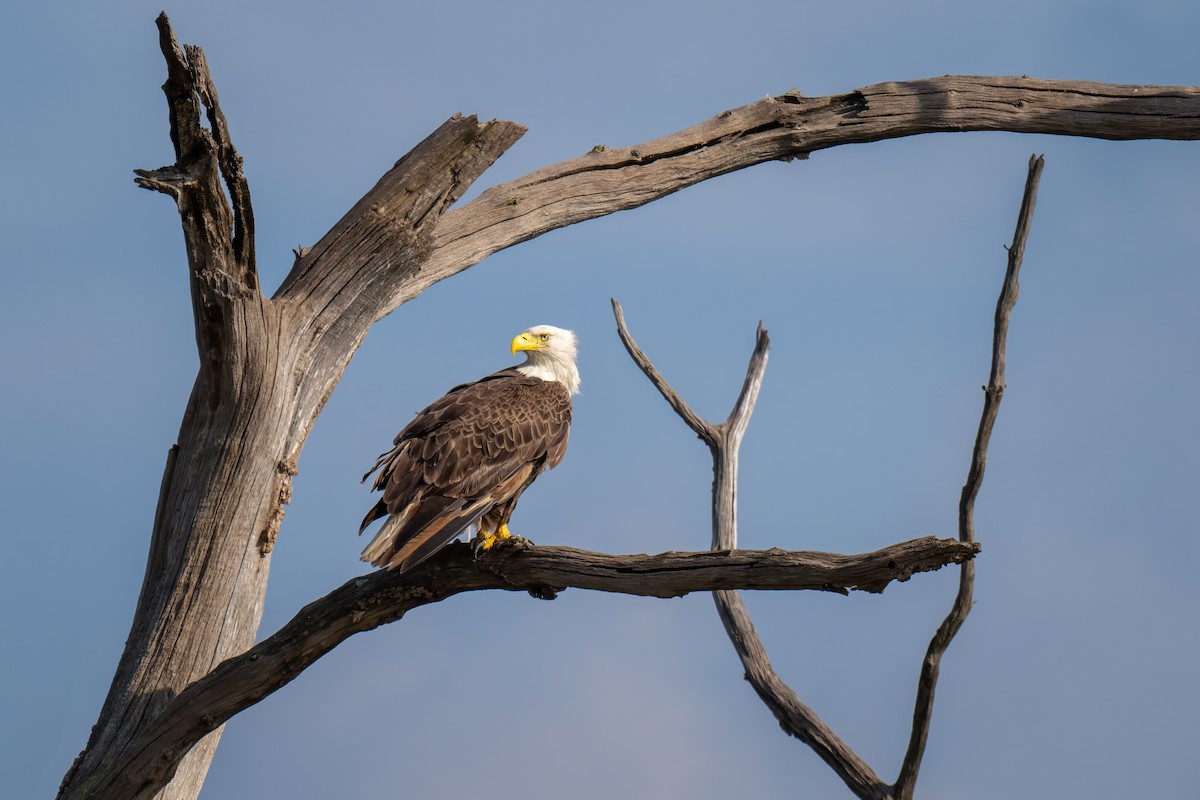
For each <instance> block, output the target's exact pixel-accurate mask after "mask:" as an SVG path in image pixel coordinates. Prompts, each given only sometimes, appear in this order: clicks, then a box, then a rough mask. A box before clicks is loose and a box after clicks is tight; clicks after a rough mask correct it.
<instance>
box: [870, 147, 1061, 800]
mask: <svg viewBox="0 0 1200 800" xmlns="http://www.w3.org/2000/svg"><path fill="white" fill-rule="evenodd" d="M1044 166H1045V161H1044V160H1043V159H1042V157H1041V156H1030V158H1029V173H1028V175H1027V176H1026V178H1025V193H1024V195H1023V196H1022V197H1021V210H1020V211H1019V212H1018V213H1017V227H1016V230H1015V231H1014V232H1013V241H1012V245H1011V246H1010V247H1009V248H1008V267H1007V268H1006V270H1005V273H1004V283H1003V285H1002V286H1001V288H1000V297H999V298H998V299H997V300H996V315H995V321H994V323H993V328H992V368H991V373H990V375H989V376H988V382H987V385H986V386H984V387H983V391H984V395H983V398H984V399H983V412H982V413H981V414H980V417H979V430H978V431H977V432H976V435H975V444H974V446H973V447H972V449H971V466H970V467H969V468H968V470H967V480H966V483H964V484H963V488H962V494H961V496H960V497H959V501H958V538H959V541H961V542H963V543H964V544H974V543H975V498H976V497H978V496H979V489H980V487H981V486H983V473H984V468H985V467H986V466H987V449H988V443H989V442H990V441H991V438H992V428H993V427H994V426H995V424H996V417H997V415H998V414H999V413H1000V401H1001V400H1002V399H1003V398H1004V364H1005V358H1006V356H1005V351H1006V347H1007V342H1008V323H1009V320H1011V319H1012V312H1013V308H1014V307H1015V306H1016V304H1017V295H1018V294H1020V275H1021V263H1022V261H1024V259H1025V243H1026V242H1027V241H1028V240H1029V229H1030V225H1031V224H1032V223H1033V210H1034V208H1035V207H1036V205H1037V190H1038V184H1039V182H1040V181H1041V179H1042V168H1043V167H1044ZM974 592H975V564H974V563H969V562H963V565H962V569H961V570H960V572H959V578H958V593H957V594H956V595H955V597H954V604H953V605H952V606H951V607H950V612H949V613H948V614H947V615H946V618H945V619H944V620H943V621H942V624H941V625H939V626H938V629H937V631H936V632H935V633H934V635H933V638H932V639H931V640H930V642H929V647H928V649H927V650H926V651H925V658H924V660H923V661H922V662H921V674H920V676H919V677H918V678H917V700H916V703H915V705H914V707H913V724H912V735H911V737H910V738H909V742H908V750H907V751H906V752H905V754H904V761H903V762H902V764H901V766H900V774H899V776H898V777H897V778H896V783H895V789H894V791H895V796H896V798H897V800H912V798H913V793H914V792H915V791H916V787H917V775H918V773H919V772H920V770H921V758H922V757H923V756H924V754H925V743H926V741H927V740H928V738H929V726H930V723H931V721H932V719H933V697H934V692H935V690H936V689H937V681H938V674H939V672H940V671H941V668H942V656H943V655H945V653H946V649H947V648H948V647H950V642H951V641H953V639H954V636H955V634H957V633H958V630H959V628H961V627H962V624H963V622H965V621H966V619H967V614H969V613H971V604H972V603H973V602H974V601H973V599H972V598H973V596H974Z"/></svg>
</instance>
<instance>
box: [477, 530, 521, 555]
mask: <svg viewBox="0 0 1200 800" xmlns="http://www.w3.org/2000/svg"><path fill="white" fill-rule="evenodd" d="M513 537H516V538H518V539H520V538H521V537H519V536H517V535H516V534H515V533H513V532H512V531H510V530H509V529H508V526H507V525H501V526H500V529H499V530H498V531H496V532H495V533H488V532H487V531H480V532H479V535H478V536H476V537H475V541H474V547H475V554H476V555H479V554H480V553H486V552H487V551H489V550H491V549H492V548H493V547H495V546H496V545H498V544H500V543H501V542H506V541H508V540H509V539H512V538H513Z"/></svg>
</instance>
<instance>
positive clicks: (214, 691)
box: [88, 536, 979, 800]
mask: <svg viewBox="0 0 1200 800" xmlns="http://www.w3.org/2000/svg"><path fill="white" fill-rule="evenodd" d="M978 552H979V547H978V545H975V544H967V543H963V542H959V541H957V540H955V539H937V538H934V537H932V536H930V537H926V538H923V539H914V540H911V541H907V542H901V543H899V544H894V545H891V546H889V547H885V548H883V549H882V550H877V551H875V552H873V553H866V554H862V555H839V554H834V553H817V552H792V551H785V550H778V549H773V550H766V551H752V550H733V551H725V552H700V553H679V552H671V553H662V554H659V555H607V554H604V553H595V552H590V551H586V550H576V549H574V548H569V547H531V548H528V549H521V548H519V547H511V548H504V549H502V550H500V551H498V552H496V553H494V554H490V555H488V556H486V557H484V558H482V559H481V560H479V561H476V560H474V559H473V557H472V555H471V550H470V548H469V547H468V546H466V545H461V544H460V545H452V546H450V547H447V548H445V549H444V550H442V552H440V553H438V554H437V555H436V556H434V557H433V558H432V559H430V560H429V561H427V562H425V563H424V564H422V565H421V566H420V567H418V568H417V569H414V570H412V571H410V572H405V573H402V574H401V573H396V572H389V571H386V570H381V571H379V572H375V573H372V574H370V575H364V576H362V577H360V578H355V579H353V580H351V581H348V582H347V583H346V584H344V585H343V586H341V587H340V588H338V589H335V590H334V591H333V592H330V593H329V594H328V595H326V596H325V597H323V598H321V599H320V600H317V601H315V602H313V603H310V604H309V605H307V606H305V607H304V608H303V609H302V610H301V611H300V613H299V614H297V615H296V616H295V617H294V618H293V619H292V620H291V621H290V622H288V623H287V624H286V625H285V626H283V628H281V629H280V630H279V631H278V632H277V633H275V634H274V635H273V636H271V637H270V638H268V639H266V640H264V641H262V642H260V643H259V644H258V645H256V646H254V647H253V648H251V649H250V650H248V651H247V652H245V653H243V654H242V655H240V656H236V657H234V658H231V659H228V660H226V661H224V662H222V663H221V664H220V665H219V666H217V667H216V668H215V669H214V670H213V671H212V672H211V673H209V674H208V675H207V676H205V677H204V678H201V679H200V680H198V681H196V682H195V683H193V684H192V685H191V686H189V687H188V688H187V689H185V690H184V691H183V692H181V693H180V694H179V696H178V697H176V698H175V700H174V701H172V702H171V704H170V705H169V706H167V708H166V709H165V710H164V711H163V713H162V714H161V715H160V716H159V717H158V718H157V719H156V720H155V721H154V722H152V723H151V724H150V725H149V726H148V727H147V728H146V729H145V732H144V733H143V734H142V735H141V736H140V737H139V738H138V740H137V741H136V742H134V743H133V744H131V745H130V746H129V747H128V748H126V749H125V750H124V753H125V755H124V757H123V758H122V759H121V761H119V762H118V763H116V764H114V765H113V766H112V768H111V769H109V770H108V771H107V772H106V773H105V774H104V775H100V776H98V778H97V780H96V781H95V782H94V783H93V784H92V786H91V787H90V792H89V795H88V796H89V797H91V798H94V799H96V800H98V799H99V798H122V799H124V798H149V797H152V796H153V795H154V793H155V792H156V791H157V790H158V789H159V788H160V787H162V786H163V785H165V784H166V783H167V782H169V781H170V779H171V776H172V775H173V773H174V771H175V768H176V767H177V766H178V764H179V762H180V761H181V760H182V759H183V757H184V756H185V755H186V754H187V752H188V750H189V749H190V748H191V747H192V745H194V744H195V743H196V742H197V741H199V740H200V739H201V738H203V737H204V736H205V735H206V734H207V733H209V732H210V731H212V730H214V729H215V728H217V727H219V726H220V725H222V724H223V723H224V722H226V721H227V720H228V719H229V718H230V717H232V716H233V715H234V714H236V713H238V712H239V711H242V710H243V709H246V708H248V707H250V706H252V705H254V704H255V703H257V702H258V701H260V700H262V699H263V698H264V697H266V696H268V695H269V694H271V693H272V692H275V691H276V690H278V689H280V688H282V687H283V686H285V685H287V684H288V683H289V682H290V681H291V680H292V679H293V678H295V677H296V676H297V675H299V674H300V673H301V672H303V671H304V669H306V668H307V667H308V666H309V665H311V664H312V663H313V662H315V661H316V660H317V659H318V658H320V657H321V656H323V655H324V654H325V653H328V652H329V651H330V650H332V649H333V648H334V647H336V646H337V645H338V644H340V643H341V642H342V641H344V640H345V639H347V638H348V637H350V636H353V635H354V634H356V633H361V632H363V631H368V630H371V629H373V628H376V627H378V626H380V625H384V624H387V623H389V622H394V621H396V620H398V619H400V618H402V617H403V616H404V615H405V614H406V613H408V612H409V611H410V610H412V609H414V608H417V607H419V606H423V605H426V604H429V603H436V602H439V601H441V600H444V599H446V598H448V597H452V596H453V595H456V594H460V593H463V592H472V591H480V590H484V589H504V590H509V591H528V592H530V593H531V594H533V595H534V596H537V597H542V598H552V597H554V596H555V595H556V594H557V593H558V592H559V591H562V590H563V589H567V588H578V589H593V590H597V591H605V592H619V593H623V594H633V595H642V596H647V597H680V596H682V595H685V594H688V593H690V592H698V591H711V590H715V589H736V588H740V589H788V590H795V589H816V590H821V591H832V592H840V593H847V592H849V591H850V590H855V589H856V590H862V591H868V592H882V591H883V590H884V588H885V587H886V586H887V585H888V584H889V583H890V582H892V581H903V580H906V579H908V578H909V577H910V576H911V575H912V574H913V573H916V572H924V571H929V570H935V569H938V568H940V567H942V566H945V565H947V564H955V563H961V562H963V561H966V560H969V559H971V558H973V557H974V556H975V554H976V553H978Z"/></svg>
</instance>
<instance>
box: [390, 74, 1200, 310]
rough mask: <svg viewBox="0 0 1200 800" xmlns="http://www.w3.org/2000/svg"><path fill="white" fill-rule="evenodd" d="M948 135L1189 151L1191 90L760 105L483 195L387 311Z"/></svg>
mask: <svg viewBox="0 0 1200 800" xmlns="http://www.w3.org/2000/svg"><path fill="white" fill-rule="evenodd" d="M955 131H1012V132H1016V133H1054V134H1062V135H1066V136H1087V137H1091V138H1097V139H1187V140H1196V139H1200V88H1197V87H1194V86H1123V85H1116V84H1107V83H1093V82H1089V81H1049V80H1038V79H1036V78H1025V77H1011V78H992V77H972V76H961V75H947V76H944V77H941V78H926V79H923V80H915V81H906V82H903V83H881V84H876V85H874V86H867V87H865V88H862V89H858V90H857V91H853V92H849V93H847V94H841V95H830V96H828V97H813V98H807V97H804V96H802V95H801V94H799V93H798V92H796V91H792V92H788V93H786V94H782V95H779V96H777V97H768V98H766V99H765V100H760V101H758V102H755V103H750V104H749V105H745V106H741V107H739V108H735V109H732V110H729V111H723V112H721V113H720V114H718V115H717V116H715V117H713V118H712V119H709V120H706V121H704V122H701V123H700V124H698V125H694V126H693V127H691V128H687V129H686V130H682V131H679V132H677V133H673V134H670V135H669V136H664V137H662V138H659V139H654V140H651V141H648V142H643V143H642V144H636V145H633V146H632V147H620V148H606V147H604V146H597V147H595V148H593V149H592V150H591V151H590V152H588V153H587V154H585V155H582V156H580V157H578V158H574V159H571V160H569V161H564V162H562V163H559V164H554V165H552V166H548V167H544V168H543V169H540V170H537V171H536V172H532V173H530V174H528V175H526V176H524V177H522V178H518V179H516V180H514V181H510V182H508V183H504V184H501V185H499V186H494V187H492V188H490V189H488V190H487V191H485V192H484V193H483V194H481V195H480V196H479V197H477V198H475V199H474V200H472V201H471V202H470V203H467V204H466V205H464V206H463V207H461V208H459V209H456V210H453V211H451V212H450V213H448V214H447V215H446V216H445V218H444V219H443V220H442V222H441V224H440V225H439V226H438V229H437V232H436V235H435V240H434V251H433V252H432V253H431V255H430V257H429V259H428V260H427V261H426V262H425V264H424V265H423V266H422V267H421V270H420V272H419V274H418V275H415V276H414V279H413V281H412V282H411V283H409V284H407V285H406V286H405V287H404V289H403V292H402V293H400V294H399V295H397V296H396V297H395V298H393V300H392V306H393V307H396V306H398V305H399V304H400V303H402V302H404V301H405V300H408V299H410V298H411V297H413V296H415V295H416V294H417V293H419V292H420V291H422V290H424V289H425V288H426V287H428V286H430V285H431V284H433V283H436V282H437V281H439V280H442V279H443V278H447V277H449V276H451V275H454V274H457V273H458V272H461V271H462V270H464V269H467V268H468V267H470V266H471V265H473V264H477V263H478V262H480V261H482V260H483V259H484V258H486V257H487V256H488V255H490V254H492V253H494V252H496V251H498V250H502V249H504V248H506V247H511V246H512V245H514V244H517V243H519V242H523V241H526V240H527V239H532V238H534V237H535V236H539V235H541V234H543V233H546V232H547V231H550V230H554V229H557V228H561V227H564V226H566V225H570V224H573V223H575V222H580V221H583V220H587V219H594V218H595V217H600V216H604V215H606V214H611V213H613V212H616V211H623V210H626V209H632V208H637V207H638V206H642V205H645V204H646V203H649V202H651V201H653V200H657V199H659V198H660V197H664V196H666V195H669V194H671V193H673V192H677V191H679V190H680V189H684V188H686V187H688V186H691V185H693V184H696V183H699V182H701V181H704V180H707V179H708V178H712V177H715V176H717V175H723V174H726V173H728V172H733V171H735V170H739V169H743V168H745V167H750V166H753V165H755V164H761V163H763V162H766V161H773V160H780V159H782V160H791V159H795V158H806V157H807V156H808V155H809V154H810V153H813V152H815V151H817V150H822V149H826V148H830V147H837V146H839V145H845V144H860V143H864V142H877V141H881V140H884V139H894V138H898V137H901V136H916V135H920V134H924V133H944V132H955Z"/></svg>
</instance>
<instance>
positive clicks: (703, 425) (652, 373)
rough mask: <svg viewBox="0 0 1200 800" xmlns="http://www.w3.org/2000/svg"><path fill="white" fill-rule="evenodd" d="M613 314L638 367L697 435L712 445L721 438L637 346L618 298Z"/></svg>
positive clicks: (615, 301)
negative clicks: (626, 325) (627, 326)
mask: <svg viewBox="0 0 1200 800" xmlns="http://www.w3.org/2000/svg"><path fill="white" fill-rule="evenodd" d="M612 307H613V316H615V317H616V318H617V333H618V334H619V335H620V337H621V343H622V344H624V345H625V349H626V350H627V351H629V355H630V357H631V358H632V359H633V361H634V363H635V364H637V365H638V368H639V369H641V371H642V372H643V373H644V374H645V376H646V377H647V378H649V379H650V382H651V383H652V384H654V388H655V389H658V391H659V392H660V393H661V394H662V396H663V399H665V400H666V401H667V403H668V405H670V406H671V408H673V409H675V413H676V414H678V415H679V416H680V417H681V418H682V419H683V421H684V422H686V423H687V426H688V427H689V428H691V429H692V430H694V431H695V432H696V435H697V436H699V437H700V438H701V439H703V440H704V441H705V443H707V444H708V446H709V447H712V446H714V445H715V444H716V442H717V440H718V439H719V438H720V432H719V431H718V429H717V426H716V425H713V424H712V423H711V422H708V421H707V420H705V419H702V418H701V417H700V415H699V414H697V413H696V412H695V411H692V407H691V406H689V405H688V404H687V401H686V400H684V399H683V398H682V397H680V396H679V392H677V391H675V390H674V389H673V388H671V384H669V383H667V380H666V378H664V377H663V376H662V375H661V374H659V372H658V370H657V369H655V367H654V364H652V363H651V362H650V359H649V358H647V357H646V354H645V353H643V352H642V348H640V347H638V346H637V342H635V341H634V340H633V337H632V336H630V335H629V329H628V328H626V327H625V312H624V311H623V310H622V309H621V304H620V303H618V302H617V298H615V297H614V298H612Z"/></svg>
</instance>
